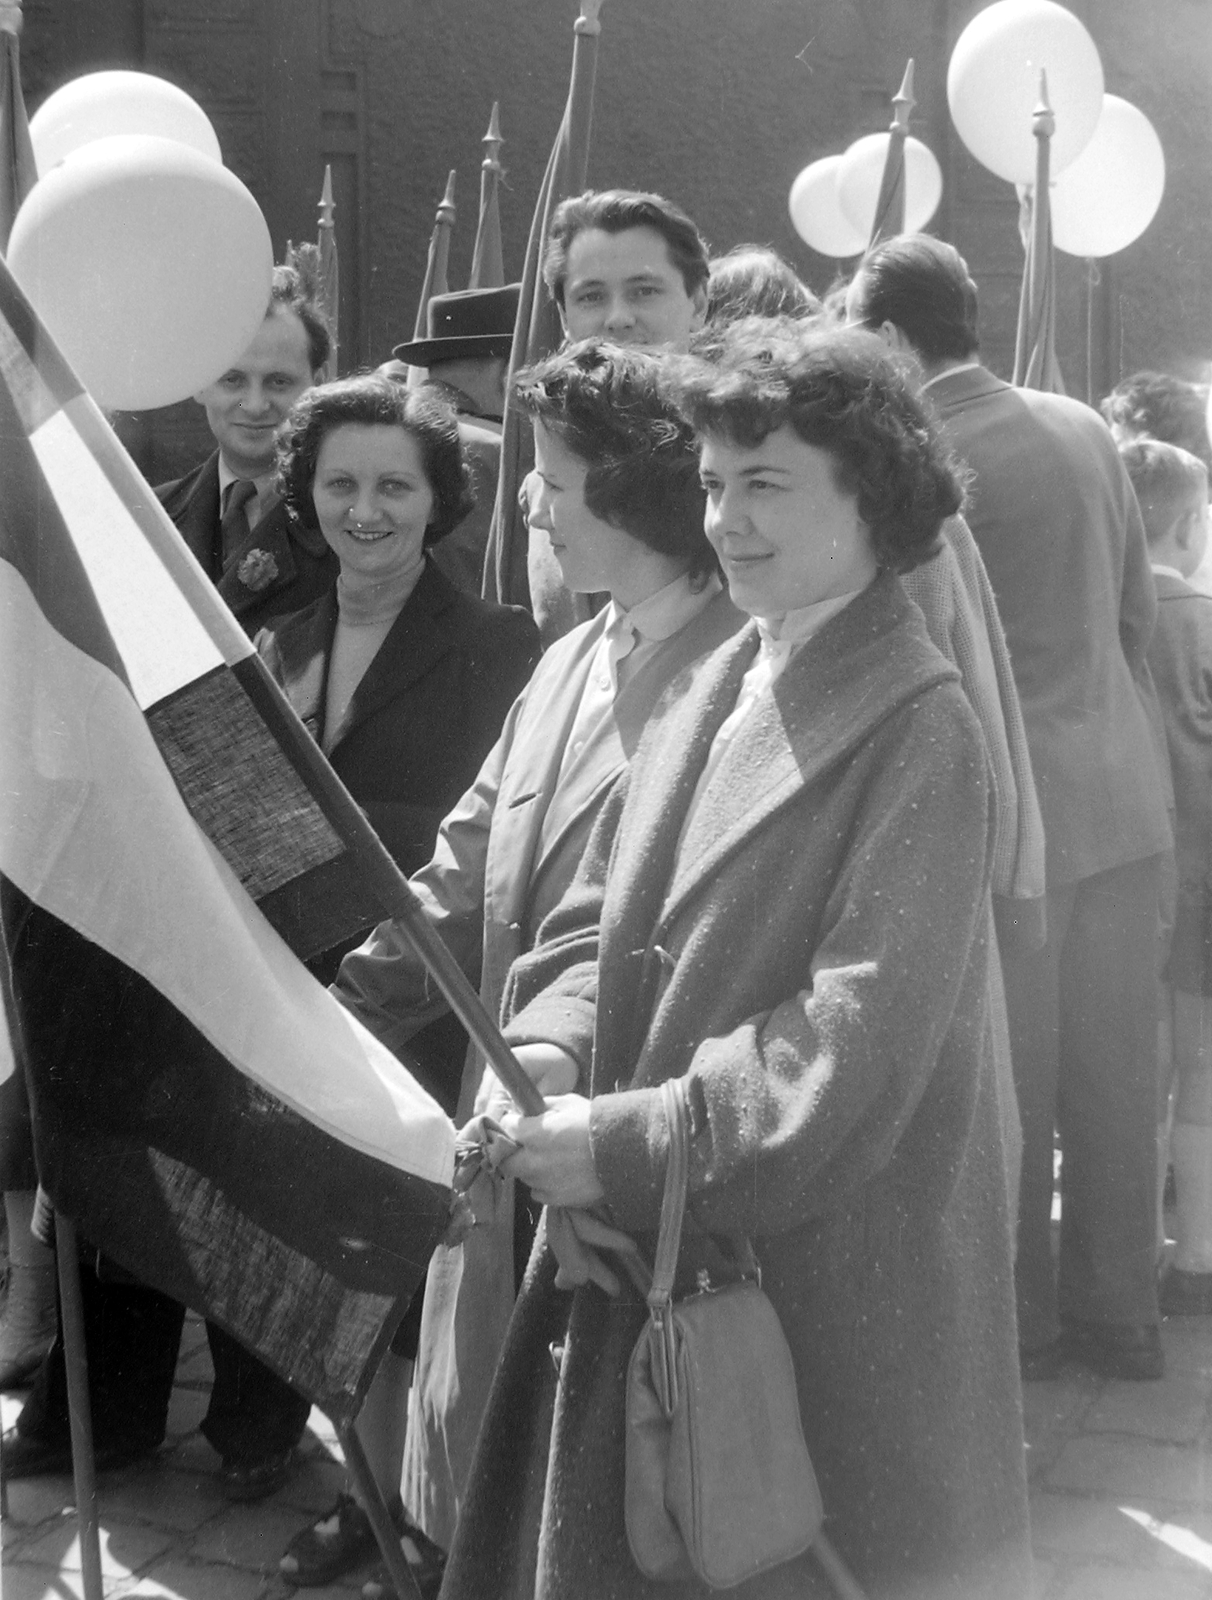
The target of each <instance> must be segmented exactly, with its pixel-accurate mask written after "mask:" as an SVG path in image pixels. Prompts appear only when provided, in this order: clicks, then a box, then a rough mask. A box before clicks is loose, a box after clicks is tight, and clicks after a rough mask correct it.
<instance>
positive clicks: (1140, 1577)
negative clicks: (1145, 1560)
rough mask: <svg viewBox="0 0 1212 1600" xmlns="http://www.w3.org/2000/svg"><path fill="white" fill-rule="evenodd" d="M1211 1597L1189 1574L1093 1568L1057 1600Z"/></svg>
mask: <svg viewBox="0 0 1212 1600" xmlns="http://www.w3.org/2000/svg"><path fill="white" fill-rule="evenodd" d="M1209 1594H1212V1588H1210V1587H1209V1584H1208V1582H1207V1580H1206V1579H1204V1578H1201V1577H1199V1576H1197V1575H1194V1574H1190V1573H1186V1572H1158V1571H1156V1570H1146V1569H1144V1568H1136V1569H1134V1568H1131V1567H1110V1566H1101V1565H1100V1566H1093V1565H1091V1566H1084V1567H1080V1568H1079V1569H1078V1570H1077V1572H1075V1573H1074V1574H1073V1575H1072V1576H1071V1577H1070V1578H1069V1579H1068V1581H1067V1582H1066V1583H1064V1584H1063V1585H1062V1586H1061V1588H1060V1591H1059V1594H1058V1596H1057V1600H1208V1596H1209Z"/></svg>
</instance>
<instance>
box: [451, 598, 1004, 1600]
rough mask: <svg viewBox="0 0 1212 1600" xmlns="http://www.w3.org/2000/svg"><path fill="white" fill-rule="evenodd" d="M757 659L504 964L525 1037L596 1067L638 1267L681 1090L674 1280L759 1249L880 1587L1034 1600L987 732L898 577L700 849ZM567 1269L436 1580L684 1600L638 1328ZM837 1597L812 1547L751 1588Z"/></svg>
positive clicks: (633, 1312)
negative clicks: (666, 1091)
mask: <svg viewBox="0 0 1212 1600" xmlns="http://www.w3.org/2000/svg"><path fill="white" fill-rule="evenodd" d="M755 647H756V638H755V630H754V629H752V628H749V629H746V630H745V631H744V632H743V633H742V634H740V635H739V636H738V638H737V639H735V640H733V641H730V642H729V643H727V644H725V645H723V646H722V647H721V648H720V649H719V650H717V651H716V652H715V653H714V654H713V655H711V656H709V657H708V658H707V659H706V660H705V661H704V662H703V664H702V666H701V667H700V668H699V669H698V671H697V672H696V673H695V674H694V676H693V677H692V678H690V679H689V680H688V679H686V678H683V679H682V680H680V691H681V692H680V693H679V692H678V686H675V688H674V690H672V691H671V693H670V697H669V699H668V700H667V702H666V706H665V708H664V711H663V713H658V715H657V716H656V718H655V719H654V720H653V721H652V722H651V723H650V724H649V727H648V730H647V731H646V733H645V735H644V737H643V740H642V742H641V745H640V749H639V751H638V752H637V754H636V756H635V757H634V759H633V763H632V766H631V768H630V770H629V772H628V773H626V774H624V775H623V777H622V778H621V779H620V780H619V783H618V785H617V786H616V788H615V789H614V790H613V791H612V794H611V797H610V799H609V800H608V801H607V803H606V806H605V808H604V810H603V812H602V815H601V818H600V820H599V823H598V826H597V828H596V829H595V831H594V834H593V836H592V837H591V839H590V841H589V845H588V847H587V850H586V854H585V858H584V861H583V863H582V867H581V871H580V873H579V874H578V877H577V880H576V882H575V883H574V884H573V886H572V889H571V891H570V893H569V894H568V896H566V898H565V900H564V901H563V903H562V904H561V906H560V907H559V908H558V909H557V910H556V911H555V912H553V913H552V915H551V916H550V917H549V918H548V919H547V922H546V923H545V924H544V927H543V929H542V930H541V934H540V942H539V944H538V945H537V946H536V948H535V950H534V951H533V952H532V953H531V954H530V955H528V956H525V957H523V958H522V959H521V960H520V961H518V962H517V963H516V964H515V966H514V968H513V972H512V975H511V979H510V992H509V993H508V994H507V996H506V1008H507V1010H509V1009H510V1008H512V1013H513V1014H512V1021H511V1024H510V1027H509V1029H508V1030H507V1031H508V1033H509V1036H510V1037H511V1038H512V1039H514V1040H515V1041H516V1042H520V1041H523V1040H527V1039H546V1040H551V1041H554V1042H556V1043H558V1044H560V1045H561V1046H563V1047H564V1048H565V1049H567V1050H569V1051H570V1052H571V1053H572V1054H573V1055H574V1056H575V1057H576V1058H577V1059H578V1060H579V1061H580V1062H581V1063H582V1067H583V1077H582V1082H581V1088H582V1092H585V1093H588V1094H590V1095H591V1096H593V1099H594V1104H593V1113H592V1121H591V1140H592V1145H593V1157H594V1164H595V1167H596V1169H597V1174H598V1177H599V1179H600V1181H601V1183H602V1185H603V1187H604V1188H605V1191H606V1198H607V1204H608V1206H609V1209H610V1212H611V1214H612V1215H613V1218H614V1220H615V1222H616V1223H617V1224H618V1225H619V1226H621V1227H623V1228H624V1229H626V1230H627V1231H628V1232H631V1233H634V1234H635V1235H637V1236H638V1237H639V1238H640V1239H641V1242H642V1247H643V1248H645V1250H646V1251H650V1249H651V1243H652V1237H653V1234H654V1232H655V1228H656V1223H657V1219H658V1215H659V1210H660V1198H661V1190H662V1184H663V1178H664V1167H665V1160H666V1152H667V1137H666V1132H665V1126H664V1119H663V1115H662V1112H661V1104H660V1095H659V1090H658V1088H657V1085H659V1083H660V1082H661V1080H662V1079H664V1078H667V1077H670V1076H679V1077H682V1078H683V1079H684V1081H685V1082H686V1084H687V1087H688V1092H689V1099H690V1104H691V1106H692V1110H693V1117H694V1129H695V1131H694V1137H693V1139H692V1157H691V1176H690V1187H691V1200H690V1207H689V1212H688V1218H689V1219H690V1220H689V1222H688V1227H689V1228H690V1230H691V1233H690V1238H689V1242H688V1243H684V1247H683V1260H682V1275H683V1280H684V1281H685V1279H686V1277H687V1276H688V1278H689V1283H690V1284H691V1285H693V1283H694V1268H695V1266H696V1264H697V1260H699V1259H702V1257H701V1256H700V1255H699V1251H700V1248H701V1246H702V1240H703V1230H707V1231H709V1232H711V1233H729V1232H733V1231H735V1230H738V1229H739V1230H744V1231H745V1232H747V1233H748V1234H749V1235H750V1236H751V1237H752V1238H753V1240H754V1242H755V1244H756V1247H757V1252H758V1255H759V1258H760V1260H761V1263H762V1268H763V1284H764V1287H765V1289H766V1291H767V1293H768V1294H769V1296H770V1298H771V1300H772V1302H773V1304H774V1306H775V1309H776V1310H777V1312H778V1314H779V1317H780V1319H781V1322H782V1326H783V1329H784V1331H785V1333H786V1335H787V1339H788V1343H789V1345H790V1348H791V1351H792V1356H793V1360H794V1362H795V1369H796V1380H797V1384H798V1387H799V1396H800V1407H801V1413H802V1417H803V1422H804V1431H805V1435H806V1438H807V1440H808V1446H809V1449H810V1451H811V1452H812V1455H813V1460H814V1463H815V1465H816V1469H817V1473H818V1476H819V1478H820V1482H821V1489H822V1492H823V1495H824V1500H825V1507H826V1515H827V1523H826V1526H827V1528H828V1531H829V1534H830V1537H831V1538H832V1540H833V1541H834V1543H835V1544H836V1545H837V1547H838V1548H839V1550H840V1552H841V1554H842V1556H843V1557H844V1558H845V1559H846V1560H847V1561H848V1562H849V1564H850V1565H851V1567H852V1568H853V1570H854V1571H855V1573H856V1576H857V1577H858V1579H859V1581H860V1582H861V1583H862V1584H863V1585H864V1588H865V1590H866V1592H867V1594H868V1595H869V1596H870V1597H871V1600H891V1597H896V1600H907V1597H909V1596H912V1597H914V1600H924V1597H926V1596H929V1600H978V1597H979V1600H992V1597H995V1596H996V1597H997V1600H1022V1596H1024V1595H1025V1594H1026V1593H1028V1592H1029V1590H1030V1581H1031V1579H1030V1573H1031V1551H1030V1545H1029V1541H1028V1534H1027V1506H1026V1480H1025V1470H1024V1459H1023V1441H1022V1413H1021V1398H1020V1390H1019V1377H1018V1360H1017V1349H1016V1343H1015V1324H1014V1288H1013V1274H1012V1269H1011V1259H1010V1220H1009V1216H1008V1208H1007V1200H1006V1188H1005V1175H1004V1167H1003V1161H1002V1152H1001V1139H1000V1128H999V1115H998V1107H997V1098H996V1093H995V1087H994V1079H993V1068H992V1058H991V1047H990V1043H991V1042H990V1028H989V988H988V984H989V973H988V957H989V951H988V944H987V937H986V935H987V929H988V925H989V911H988V895H989V861H990V837H991V833H990V826H989V815H988V804H987V800H988V784H987V777H986V761H985V753H984V745H983V741H982V737H981V732H980V728H979V725H978V723H977V721H976V718H975V716H974V714H973V712H972V710H971V708H970V707H969V706H968V704H967V702H966V700H965V698H964V696H963V692H962V690H961V688H960V686H959V682H958V675H957V673H956V672H955V670H954V668H952V667H951V666H949V665H948V664H947V662H946V661H944V659H943V658H942V656H941V655H940V654H939V653H938V651H937V650H935V648H934V647H933V645H932V644H931V643H930V641H929V638H928V636H927V634H926V631H925V626H924V624H923V621H922V617H921V614H920V612H919V611H918V610H917V608H916V607H915V606H913V605H912V604H911V603H910V602H909V600H908V599H907V598H906V596H905V594H904V591H903V590H902V589H901V587H900V584H899V583H898V582H897V581H896V580H895V579H894V578H885V579H880V580H877V582H876V583H875V584H873V585H872V586H871V588H870V589H869V590H868V591H866V593H865V594H863V595H861V596H859V597H858V598H857V599H856V600H854V601H853V602H852V603H851V604H850V605H849V606H847V607H846V608H845V610H843V611H842V612H841V613H839V615H837V616H836V617H834V618H832V619H831V620H830V621H829V622H828V623H826V625H825V626H824V627H823V628H822V630H821V631H820V633H819V634H818V635H816V637H814V638H812V639H810V640H809V641H808V643H807V644H805V645H804V646H803V648H802V649H801V650H800V651H799V652H798V653H797V654H796V655H795V656H793V658H792V660H791V662H790V663H789V665H788V667H787V669H786V671H785V672H784V673H783V675H782V677H781V678H780V679H779V680H778V682H777V683H776V684H775V686H774V688H773V691H772V692H770V693H768V694H766V695H764V696H762V698H761V699H760V700H759V702H758V704H757V705H756V706H755V708H754V710H753V712H752V714H751V716H750V717H749V718H748V719H747V721H746V722H745V723H744V724H742V726H741V728H740V729H739V730H738V732H737V734H736V736H735V737H734V739H733V741H732V743H731V745H730V746H729V748H728V751H727V753H726V755H725V756H724V759H723V761H722V763H721V765H720V766H719V768H718V769H717V771H716V772H715V774H714V775H713V777H712V779H711V781H710V783H709V784H708V785H707V788H706V790H705V791H704V794H703V796H702V798H701V801H700V803H699V805H698V808H697V809H696V810H695V812H694V814H693V816H692V817H691V819H690V822H689V825H688V828H687V830H686V833H685V838H684V839H682V837H681V836H682V831H683V824H684V822H685V818H686V812H687V807H688V804H689V801H690V797H691V796H692V794H693V792H694V789H695V783H696V780H697V777H698V775H699V773H700V772H701V770H702V768H703V764H704V761H705V759H706V756H707V752H708V749H709V747H710V744H711V740H712V737H713V736H714V734H715V732H716V730H717V729H718V728H719V726H720V724H721V722H722V721H723V720H724V718H725V717H726V716H727V715H728V713H729V712H730V711H731V710H732V708H733V706H734V704H735V701H736V696H737V692H738V689H739V687H740V683H741V679H742V676H743V674H744V672H745V669H746V668H747V666H748V665H749V664H750V662H751V661H752V659H753V655H754V650H755ZM679 841H681V843H680V848H679ZM599 929H600V932H599ZM650 1259H651V1257H650ZM553 1280H554V1269H553V1266H552V1263H551V1259H550V1255H549V1253H548V1251H547V1250H546V1247H545V1245H544V1244H543V1243H542V1241H541V1240H540V1242H539V1244H538V1245H537V1246H536V1252H535V1255H534V1256H532V1258H531V1263H530V1267H529V1269H528V1272H527V1278H526V1282H525V1284H524V1285H523V1288H522V1292H521V1295H520V1297H519V1301H518V1305H517V1308H516V1310H515V1312H514V1318H513V1322H512V1324H511V1326H510V1331H509V1337H508V1341H507V1344H506V1349H505V1353H504V1357H503V1360H502V1364H501V1367H500V1368H499V1370H498V1375H497V1381H496V1383H495V1384H494V1387H493V1392H492V1396H491V1399H490V1402H489V1408H488V1412H487V1414H486V1416H485V1419H484V1425H483V1429H482V1431H481V1434H480V1440H479V1444H478V1446H477V1451H476V1458H475V1462H474V1464H473V1467H472V1472H471V1479H470V1482H469V1485H468V1494H467V1501H466V1504H465V1506H464V1508H463V1512H462V1516H461V1519H460V1524H459V1530H458V1533H457V1535H456V1538H455V1542H454V1548H453V1551H452V1554H451V1560H450V1565H449V1567H448V1569H447V1575H446V1583H445V1587H444V1591H443V1592H444V1594H445V1595H446V1596H448V1597H449V1600H471V1597H472V1596H475V1597H477V1600H478V1597H480V1596H483V1595H493V1596H494V1597H496V1600H503V1597H506V1596H510V1597H513V1596H517V1597H519V1600H520V1597H521V1596H522V1595H525V1596H527V1600H529V1597H530V1596H532V1595H534V1594H536V1593H537V1594H539V1595H542V1596H543V1597H544V1600H574V1597H575V1600H581V1597H582V1596H593V1597H594V1600H658V1597H659V1596H667V1597H668V1596H674V1595H676V1596H678V1597H682V1600H684V1597H686V1596H688V1595H691V1594H695V1595H697V1594H699V1593H700V1592H701V1591H700V1590H699V1589H698V1588H697V1587H695V1586H693V1585H686V1586H670V1585H662V1584H648V1583H645V1582H644V1580H643V1579H642V1578H641V1577H640V1575H639V1573H638V1572H637V1570H636V1568H635V1566H634V1563H633V1562H632V1561H631V1558H630V1555H629V1552H628V1548H627V1543H626V1538H625V1533H624V1523H623V1415H624V1376H625V1371H626V1364H627V1359H628V1356H629V1354H630V1351H631V1348H632V1346H633V1345H634V1342H635V1339H636V1337H637V1335H638V1333H639V1331H640V1329H641V1327H642V1326H643V1323H644V1318H645V1308H644V1306H643V1304H642V1303H641V1302H639V1301H638V1299H637V1298H636V1297H635V1295H634V1294H631V1295H625V1297H624V1299H623V1300H622V1301H621V1302H611V1301H609V1300H608V1299H607V1298H606V1296H605V1295H604V1294H603V1293H602V1292H601V1291H600V1290H599V1289H597V1288H596V1287H594V1286H587V1287H584V1288H581V1289H578V1290H576V1291H575V1292H574V1293H572V1294H563V1293H561V1292H559V1291H558V1290H556V1288H555V1286H554V1281H553ZM552 1344H555V1345H557V1346H562V1347H563V1357H562V1362H561V1365H560V1372H559V1378H558V1380H557V1379H556V1374H555V1370H554V1368H553V1363H552V1357H551V1354H550V1353H549V1346H550V1345H552ZM536 1577H537V1583H536ZM702 1592H705V1591H702ZM829 1592H830V1591H829V1589H828V1587H827V1585H825V1584H823V1583H822V1582H821V1580H820V1575H819V1571H818V1569H816V1567H815V1566H814V1563H813V1562H812V1560H811V1559H810V1558H807V1557H805V1558H803V1559H801V1560H798V1561H793V1562H789V1563H787V1564H785V1565H784V1566H782V1567H780V1568H778V1569H776V1570H775V1571H773V1572H771V1573H769V1574H767V1575H766V1576H765V1577H764V1578H761V1579H758V1580H755V1581H753V1582H752V1583H750V1584H749V1585H747V1586H745V1588H744V1589H743V1590H741V1591H738V1594H739V1593H743V1594H744V1595H745V1596H746V1597H747V1600H757V1597H758V1596H761V1597H762V1600H770V1597H776V1596H777V1597H779V1600H790V1597H792V1596H795V1597H797V1600H798V1597H801V1596H806V1595H818V1594H827V1593H829Z"/></svg>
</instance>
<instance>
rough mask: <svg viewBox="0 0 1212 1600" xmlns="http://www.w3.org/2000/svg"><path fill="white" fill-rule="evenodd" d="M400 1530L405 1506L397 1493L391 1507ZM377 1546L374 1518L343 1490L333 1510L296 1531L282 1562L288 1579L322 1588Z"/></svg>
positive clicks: (402, 1524) (392, 1517)
mask: <svg viewBox="0 0 1212 1600" xmlns="http://www.w3.org/2000/svg"><path fill="white" fill-rule="evenodd" d="M387 1509H388V1511H389V1512H390V1514H391V1520H392V1522H393V1523H394V1525H395V1527H396V1529H397V1531H399V1532H402V1531H403V1529H404V1507H403V1505H402V1504H401V1502H400V1500H399V1498H398V1497H397V1498H396V1499H395V1500H394V1501H393V1502H392V1504H391V1505H390V1506H389V1507H388V1508H387ZM376 1549H377V1545H376V1543H375V1531H374V1529H373V1528H372V1527H371V1525H370V1518H369V1517H368V1516H367V1515H366V1513H365V1511H363V1509H362V1507H361V1506H360V1505H359V1504H358V1502H357V1501H356V1500H355V1499H354V1497H353V1496H352V1495H349V1494H339V1495H338V1496H337V1503H336V1505H335V1506H333V1508H332V1510H331V1511H328V1512H325V1514H324V1515H323V1516H322V1517H321V1518H320V1519H319V1520H318V1521H317V1522H314V1523H312V1525H311V1527H310V1528H304V1529H303V1530H302V1532H301V1533H296V1534H295V1536H294V1538H293V1539H292V1540H291V1541H290V1543H289V1544H288V1545H287V1546H286V1554H285V1555H284V1556H282V1558H281V1559H280V1560H279V1562H278V1571H279V1572H280V1573H281V1574H282V1576H283V1577H284V1578H285V1579H286V1581H287V1582H288V1583H292V1584H297V1585H299V1586H300V1587H302V1588H305V1589H311V1588H318V1587H320V1586H321V1585H323V1584H327V1583H332V1582H333V1580H334V1579H335V1578H340V1577H342V1576H343V1575H344V1574H345V1573H346V1572H351V1571H352V1570H353V1569H354V1568H355V1567H358V1566H361V1564H362V1562H363V1561H365V1560H366V1559H367V1558H368V1557H369V1556H372V1555H373V1554H374V1552H375V1550H376Z"/></svg>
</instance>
